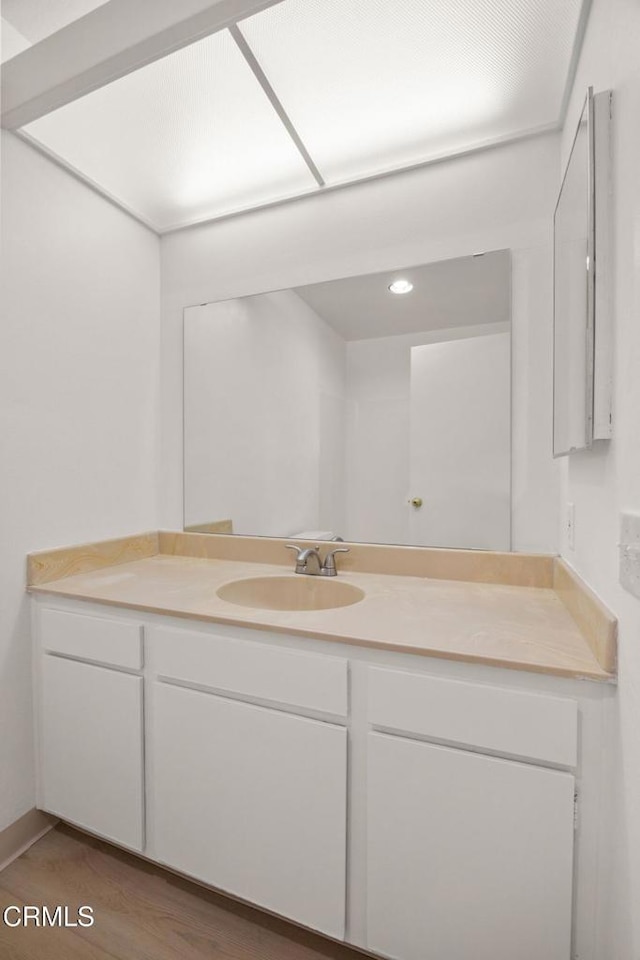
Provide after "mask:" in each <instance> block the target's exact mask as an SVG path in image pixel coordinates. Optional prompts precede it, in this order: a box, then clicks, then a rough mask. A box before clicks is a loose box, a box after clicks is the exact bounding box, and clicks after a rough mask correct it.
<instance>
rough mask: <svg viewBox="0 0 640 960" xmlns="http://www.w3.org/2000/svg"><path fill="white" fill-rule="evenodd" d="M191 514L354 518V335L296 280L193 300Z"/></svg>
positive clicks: (189, 313) (238, 525)
mask: <svg viewBox="0 0 640 960" xmlns="http://www.w3.org/2000/svg"><path fill="white" fill-rule="evenodd" d="M185 373H186V378H185V424H186V426H187V432H186V435H185V489H186V497H185V522H186V524H187V525H192V524H201V523H209V522H211V521H214V520H223V519H231V520H232V521H233V530H234V533H240V534H254V535H255V534H258V535H261V536H275V537H286V536H292V535H293V534H296V533H299V532H300V531H303V530H310V529H312V530H313V529H315V530H317V529H332V530H333V531H334V532H338V533H341V532H342V530H343V526H344V417H343V408H344V393H345V382H344V381H345V343H344V340H343V339H342V338H341V337H340V336H338V334H337V333H336V332H335V331H334V330H333V329H332V328H331V327H330V326H329V325H328V324H327V323H325V321H324V320H322V319H321V318H320V317H319V316H318V314H317V313H315V311H314V310H312V309H311V307H309V306H308V305H307V304H306V303H305V302H304V301H303V300H302V299H301V298H300V297H299V296H298V295H297V294H296V293H295V292H294V291H293V290H283V291H279V292H277V293H267V294H263V295H262V296H256V297H243V298H240V299H234V300H225V301H223V302H222V303H214V304H209V305H207V306H201V307H190V308H188V309H187V310H185Z"/></svg>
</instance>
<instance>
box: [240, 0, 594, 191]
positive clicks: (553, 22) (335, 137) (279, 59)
mask: <svg viewBox="0 0 640 960" xmlns="http://www.w3.org/2000/svg"><path fill="white" fill-rule="evenodd" d="M581 5H582V0H562V2H558V0H456V2H452V0H283V2H282V3H280V4H276V6H274V7H271V8H269V9H267V10H265V11H263V12H262V13H260V14H257V15H256V16H254V17H251V18H249V19H248V20H244V21H242V22H241V23H240V28H241V30H242V33H243V34H244V36H245V38H246V39H247V41H248V42H249V44H250V46H251V48H252V50H253V52H254V54H255V55H256V57H257V59H258V61H259V63H260V64H261V66H262V68H263V70H264V71H265V74H266V76H267V78H268V80H269V81H270V83H271V84H272V86H273V88H274V89H275V92H276V94H277V96H278V97H279V99H280V101H281V102H282V104H283V106H284V108H285V110H286V111H287V113H288V115H289V117H290V118H291V120H292V122H293V124H294V126H295V128H296V130H297V131H298V133H299V135H300V137H301V138H302V141H303V143H304V144H305V146H306V148H307V150H308V151H309V153H310V154H311V156H312V157H313V159H314V161H315V163H316V164H317V166H318V167H319V169H320V173H321V174H322V175H323V176H324V177H325V179H326V180H327V182H329V183H335V182H340V181H343V180H348V179H351V178H355V177H360V176H364V175H368V174H373V173H377V172H382V171H384V170H388V169H393V168H395V167H398V166H405V165H409V164H411V163H418V162H420V161H422V160H426V159H429V158H430V157H434V156H439V155H442V154H447V153H453V152H457V151H459V150H462V149H466V148H469V147H472V146H474V145H477V144H479V143H483V142H486V141H492V140H498V139H501V138H505V137H510V136H514V135H516V134H518V133H522V132H525V131H529V130H532V129H536V128H539V127H541V126H545V125H547V124H552V123H555V122H557V120H558V118H559V115H560V110H561V103H562V97H563V93H564V88H565V84H566V80H567V75H568V71H569V65H570V61H571V54H572V49H573V43H574V39H575V36H576V32H577V27H578V22H579V17H580V9H581Z"/></svg>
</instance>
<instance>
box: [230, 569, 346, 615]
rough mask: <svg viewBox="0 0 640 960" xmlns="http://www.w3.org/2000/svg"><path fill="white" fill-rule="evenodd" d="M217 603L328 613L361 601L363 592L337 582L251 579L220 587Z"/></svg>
mask: <svg viewBox="0 0 640 960" xmlns="http://www.w3.org/2000/svg"><path fill="white" fill-rule="evenodd" d="M216 592H217V594H218V596H219V597H220V599H221V600H226V601H227V602H228V603H237V604H238V605H239V606H241V607H259V608H261V609H263V610H331V609H333V608H334V607H349V606H351V604H352V603H358V602H359V601H360V600H363V599H364V590H361V589H360V588H359V587H354V586H353V585H352V584H350V583H344V582H341V581H340V580H337V581H336V580H333V579H331V580H328V579H324V578H322V577H309V576H305V575H302V574H299V575H298V576H293V577H251V578H249V579H247V580H233V581H231V583H225V584H223V585H222V586H221V587H220V588H219V589H218V590H217V591H216Z"/></svg>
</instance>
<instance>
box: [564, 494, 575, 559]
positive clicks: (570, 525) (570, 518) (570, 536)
mask: <svg viewBox="0 0 640 960" xmlns="http://www.w3.org/2000/svg"><path fill="white" fill-rule="evenodd" d="M566 530H567V546H568V547H569V549H570V550H575V548H576V505H575V503H568V504H567V526H566Z"/></svg>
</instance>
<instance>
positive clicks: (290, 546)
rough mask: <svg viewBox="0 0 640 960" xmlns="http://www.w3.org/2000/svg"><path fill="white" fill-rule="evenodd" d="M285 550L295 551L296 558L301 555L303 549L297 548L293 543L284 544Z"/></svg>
mask: <svg viewBox="0 0 640 960" xmlns="http://www.w3.org/2000/svg"><path fill="white" fill-rule="evenodd" d="M285 547H286V548H287V550H295V552H296V553H297V555H298V556H300V554H301V553H302V551H303V549H304V547H298V546H296V544H295V543H285Z"/></svg>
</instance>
